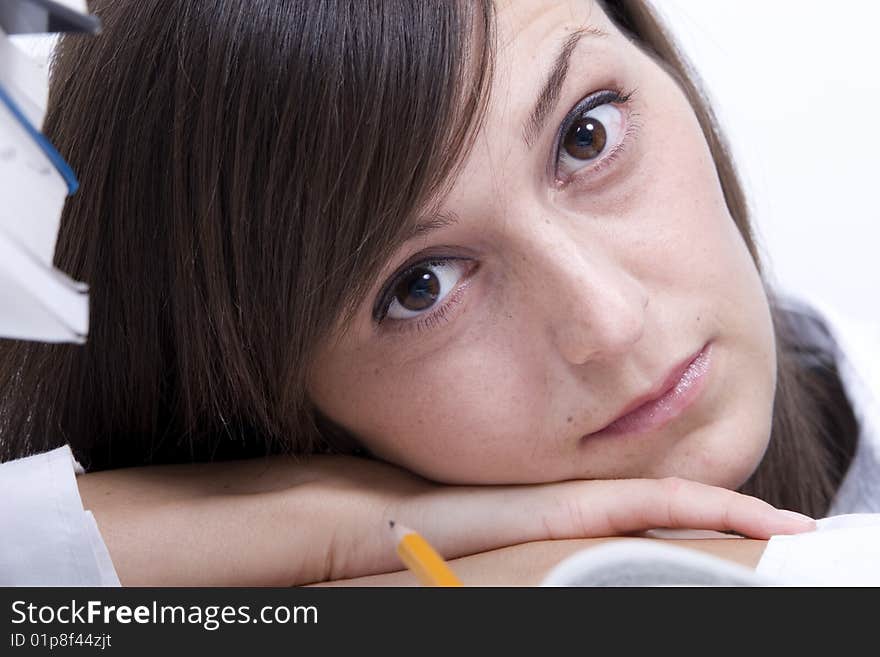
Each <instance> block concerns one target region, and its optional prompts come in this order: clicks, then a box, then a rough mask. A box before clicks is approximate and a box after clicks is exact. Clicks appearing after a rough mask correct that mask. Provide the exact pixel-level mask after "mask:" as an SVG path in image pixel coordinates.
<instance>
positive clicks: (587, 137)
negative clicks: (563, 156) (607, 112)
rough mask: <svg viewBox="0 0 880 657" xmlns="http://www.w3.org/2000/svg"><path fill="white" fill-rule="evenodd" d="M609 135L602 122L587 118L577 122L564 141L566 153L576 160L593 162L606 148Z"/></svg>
mask: <svg viewBox="0 0 880 657" xmlns="http://www.w3.org/2000/svg"><path fill="white" fill-rule="evenodd" d="M607 139H608V133H606V132H605V126H604V125H602V123H601V122H600V121H598V120H597V119H594V118H593V117H590V116H585V117H582V118H580V119H578V120H577V121H575V122H574V123H573V124H572V125H571V127H569V129H568V131H567V132H566V133H565V138H564V139H563V140H562V146H563V148H565V152H566V153H568V154H569V155H570V156H571V157H573V158H575V159H576V160H592V159H594V158H596V157H598V156H599V154H600V153H601V152H602V150H603V149H604V148H605V142H606V141H607Z"/></svg>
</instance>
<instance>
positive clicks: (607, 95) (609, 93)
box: [553, 89, 639, 189]
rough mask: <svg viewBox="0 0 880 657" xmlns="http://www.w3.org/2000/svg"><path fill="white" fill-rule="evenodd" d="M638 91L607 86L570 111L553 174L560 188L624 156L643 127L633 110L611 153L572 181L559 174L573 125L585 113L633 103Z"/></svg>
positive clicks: (555, 154)
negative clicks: (564, 144) (562, 151)
mask: <svg viewBox="0 0 880 657" xmlns="http://www.w3.org/2000/svg"><path fill="white" fill-rule="evenodd" d="M636 93H637V89H631V90H629V91H623V90H622V89H605V90H602V91H598V92H596V93H593V94H590V95H589V96H587V97H586V98H584V99H583V100H581V101H580V102H579V103H578V104H577V105H576V106H575V107H574V109H572V110H571V111H570V112H569V113H568V116H566V117H565V120H564V121H563V122H562V125H561V126H560V128H559V131H558V132H557V134H556V141H555V146H554V149H553V177H554V179H555V180H556V185H557V187H558V188H560V189H564V188H566V187H568V186H569V185H570V184H572V183H577V181H579V180H582V179H583V178H585V177H591V176H595V175H596V174H597V173H599V172H600V171H603V170H604V169H606V168H608V167H609V166H611V165H612V164H613V163H614V162H615V161H616V160H617V159H618V158H619V157H620V156H621V154H622V153H623V151H624V149H625V148H626V146H627V144H628V143H629V142H630V141H631V140H632V138H633V137H634V136H635V134H636V132H637V131H638V128H639V123H638V122H637V121H636V120H635V118H636V117H637V114H635V113H634V112H632V111H630V112H628V113H627V114H628V116H627V122H626V130H625V131H624V133H623V137H622V138H621V140H620V143H618V144H617V145H616V146H615V147H614V148H613V149H612V150H611V152H609V153H608V154H607V155H604V156H602V158H601V159H599V160H598V161H597V162H596V163H595V164H593V165H587V166H586V167H584V168H583V169H581V170H580V171H579V172H578V173H577V174H576V175H574V176H572V177H571V178H570V179H568V180H560V179H559V177H558V170H559V150H560V147H561V144H562V140H563V138H564V137H565V135H566V133H567V132H568V129H569V128H571V126H572V124H573V123H574V122H575V121H577V120H578V119H580V118H582V117H583V116H584V115H585V114H587V113H589V112H591V111H592V110H594V109H596V108H597V107H600V106H602V105H608V104H613V105H619V106H623V107H627V106H629V105H630V103H631V101H632V97H633V96H634V95H635V94H636Z"/></svg>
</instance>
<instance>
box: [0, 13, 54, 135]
mask: <svg viewBox="0 0 880 657" xmlns="http://www.w3.org/2000/svg"><path fill="white" fill-rule="evenodd" d="M0 86H2V87H3V88H4V89H5V90H6V93H7V94H9V96H10V97H11V98H12V100H13V101H14V102H15V104H16V105H17V106H18V107H19V109H21V111H22V113H23V114H24V115H25V116H26V117H27V119H28V121H29V122H30V124H31V125H32V126H34V127H35V128H36V129H37V130H40V129H41V128H42V126H43V119H44V117H45V115H46V106H47V104H48V102H49V74H48V70H47V68H46V66H45V64H44V63H42V62H40V61H39V60H37V59H34V58H33V57H30V56H29V55H27V54H25V53H24V52H22V50H21V49H19V48H18V47H17V46H16V45H15V43H14V41H13V40H11V39H10V38H9V37H8V36H7V35H6V34H5V33H4V32H3V30H2V29H0Z"/></svg>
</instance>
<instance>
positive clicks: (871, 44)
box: [654, 0, 880, 335]
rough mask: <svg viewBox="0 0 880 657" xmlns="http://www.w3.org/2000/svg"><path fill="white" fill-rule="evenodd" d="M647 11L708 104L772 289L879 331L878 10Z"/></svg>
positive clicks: (727, 4) (751, 0) (778, 1)
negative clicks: (733, 165) (657, 18)
mask: <svg viewBox="0 0 880 657" xmlns="http://www.w3.org/2000/svg"><path fill="white" fill-rule="evenodd" d="M654 4H655V6H656V7H657V8H658V9H659V10H660V11H661V13H662V14H663V15H664V16H665V17H666V18H667V19H668V21H669V24H670V27H671V28H672V29H673V31H674V33H675V34H676V36H677V37H678V39H679V41H680V44H681V46H682V48H683V49H684V50H685V52H686V54H687V55H688V57H689V58H690V59H691V62H692V63H693V64H694V66H695V68H696V69H697V70H698V72H699V73H700V75H701V77H702V78H703V82H704V84H705V86H706V87H707V89H708V91H709V93H710V97H711V98H712V99H713V100H714V101H715V108H716V111H717V113H718V114H719V116H720V119H721V123H722V126H723V127H724V128H725V131H726V133H727V136H728V139H729V141H730V142H731V147H732V150H733V152H734V154H735V157H736V160H737V163H738V166H739V169H740V172H741V173H742V175H743V178H744V183H745V185H746V190H747V193H748V195H749V197H750V199H751V204H752V207H753V209H754V219H755V224H756V228H757V232H758V238H759V240H760V242H761V245H762V251H763V252H764V253H765V256H764V260H765V262H766V263H767V264H769V265H770V267H769V269H770V272H769V273H770V274H771V280H773V281H775V282H777V283H778V284H780V285H782V286H783V287H784V288H785V289H788V290H791V291H795V292H799V293H802V294H805V295H808V296H809V297H812V298H817V299H819V300H820V301H823V302H825V303H827V304H829V305H830V306H832V307H834V309H835V310H838V311H840V312H842V313H844V314H845V315H847V316H849V317H852V318H854V319H859V320H864V321H869V322H871V323H873V324H874V325H875V326H880V198H878V195H880V175H878V174H880V72H878V69H880V32H878V28H880V3H877V2H873V1H871V0H835V2H828V1H827V0H826V1H823V2H819V1H818V0H800V1H797V2H795V1H794V0H736V1H733V0H723V1H722V0H654ZM877 335H880V333H877Z"/></svg>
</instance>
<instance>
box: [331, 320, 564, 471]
mask: <svg viewBox="0 0 880 657" xmlns="http://www.w3.org/2000/svg"><path fill="white" fill-rule="evenodd" d="M478 332H479V333H480V336H479V337H472V338H464V339H458V340H456V341H455V343H454V345H447V347H446V348H444V349H443V350H439V351H436V352H433V353H431V352H427V353H423V354H422V355H421V356H420V357H419V358H418V359H415V360H409V361H405V362H400V361H397V360H396V359H395V358H394V357H393V355H389V354H386V355H384V356H381V355H378V354H377V356H376V357H375V359H374V363H373V364H372V365H371V366H365V367H363V368H357V369H355V370H354V371H351V370H349V371H346V372H345V373H344V375H342V370H341V369H340V368H339V367H333V366H330V367H326V366H325V367H324V371H325V373H327V374H329V376H328V377H326V378H327V379H334V380H346V381H350V384H349V385H347V386H345V387H344V389H343V388H340V387H339V386H333V388H334V389H336V390H337V391H338V392H337V393H335V394H332V395H330V394H326V392H325V393H322V390H324V389H328V390H329V389H330V388H331V386H329V385H324V386H316V387H315V390H314V392H313V399H314V401H315V403H316V405H317V406H318V407H319V408H320V409H321V411H322V412H323V413H325V414H326V415H327V416H328V417H330V418H331V419H333V420H334V421H335V422H337V423H339V424H341V425H342V426H343V427H345V428H346V429H347V430H348V431H350V432H351V433H352V434H354V435H355V436H357V437H358V439H359V440H360V441H361V443H362V444H363V445H364V446H365V447H367V448H368V449H369V450H370V451H371V452H373V453H374V454H375V455H376V456H378V457H380V458H382V459H384V460H387V461H390V462H392V463H396V464H398V465H401V466H403V467H405V468H407V469H410V470H412V471H414V472H416V473H418V474H421V475H423V476H425V477H428V478H430V479H433V480H436V481H442V482H447V483H466V482H467V483H495V482H502V481H509V480H511V479H513V480H517V479H518V478H520V477H522V475H523V471H524V468H528V459H527V458H526V456H524V453H525V454H526V455H527V454H528V452H529V450H528V449H523V445H526V444H527V443H530V442H532V441H534V440H537V439H538V437H537V435H536V430H537V429H538V428H539V427H540V426H541V425H542V422H541V420H542V418H546V416H547V410H546V408H545V406H544V404H545V400H546V399H548V397H549V393H548V390H547V385H548V384H547V383H546V382H544V377H545V370H544V369H542V368H541V367H540V362H541V361H540V358H537V356H538V354H537V353H536V352H535V353H530V352H529V351H528V349H529V348H530V347H529V346H528V345H518V344H516V343H514V342H513V341H512V338H509V337H505V332H504V331H491V332H490V331H486V329H485V327H482V328H481V329H480V330H479V331H478ZM512 334H513V332H511V335H512ZM487 336H495V337H498V339H497V340H494V339H493V338H492V337H487ZM524 349H525V351H524ZM344 360H347V361H348V362H349V363H352V362H356V361H355V360H354V359H344ZM513 363H516V364H517V365H516V367H513V366H512V364H513ZM334 371H335V372H337V373H338V374H336V375H334V374H333V372H334Z"/></svg>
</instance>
